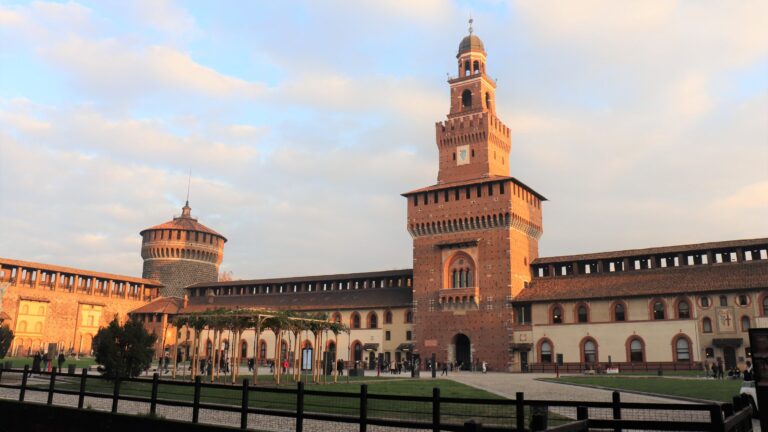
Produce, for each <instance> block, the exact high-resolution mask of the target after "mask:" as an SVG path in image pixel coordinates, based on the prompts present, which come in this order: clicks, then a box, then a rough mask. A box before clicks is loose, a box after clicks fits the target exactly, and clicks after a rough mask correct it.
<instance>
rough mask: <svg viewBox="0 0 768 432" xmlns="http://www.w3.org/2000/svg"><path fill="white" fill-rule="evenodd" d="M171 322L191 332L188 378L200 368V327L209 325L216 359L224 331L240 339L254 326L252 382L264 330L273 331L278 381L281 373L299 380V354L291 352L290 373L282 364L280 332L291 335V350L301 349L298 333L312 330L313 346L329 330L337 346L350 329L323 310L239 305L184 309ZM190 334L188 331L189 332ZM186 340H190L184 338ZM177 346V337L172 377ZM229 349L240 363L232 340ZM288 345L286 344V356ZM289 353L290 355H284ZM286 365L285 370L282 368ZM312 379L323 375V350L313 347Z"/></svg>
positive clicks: (319, 343)
mask: <svg viewBox="0 0 768 432" xmlns="http://www.w3.org/2000/svg"><path fill="white" fill-rule="evenodd" d="M173 326H174V327H176V329H177V332H178V331H179V330H181V328H182V327H185V328H186V329H187V330H188V331H189V330H191V331H192V332H193V333H192V334H193V340H192V353H193V354H192V365H191V378H192V379H194V378H195V376H197V375H198V374H199V372H200V354H199V352H200V340H201V333H202V331H203V330H205V329H208V330H209V331H213V345H214V346H216V356H215V357H214V360H217V358H218V355H219V353H221V345H222V343H223V335H224V333H225V332H229V334H230V339H229V340H233V339H234V340H240V339H241V337H242V335H243V333H244V332H245V331H247V330H254V331H255V333H256V338H255V340H256V343H254V344H253V358H254V368H253V381H252V382H253V384H256V383H257V382H258V369H259V368H258V365H259V361H260V360H261V359H260V355H261V352H260V351H261V350H259V349H257V346H258V341H259V340H260V336H261V333H262V332H264V331H267V330H271V331H272V332H273V333H274V334H275V340H276V341H277V343H276V344H275V355H274V362H275V367H274V369H273V378H274V382H275V383H276V384H278V385H279V384H280V380H281V376H282V375H286V377H291V376H292V377H293V379H294V380H295V381H297V382H298V381H301V357H300V356H299V355H294V358H293V365H292V370H293V372H292V374H289V369H291V368H290V367H289V368H283V367H281V366H282V365H283V361H284V360H288V359H283V358H282V354H283V353H282V351H283V350H282V349H281V345H282V344H283V339H282V337H283V335H284V334H286V333H287V334H288V338H289V340H290V339H291V335H293V345H294V352H295V353H298V352H300V349H301V346H300V343H301V340H302V339H303V338H301V337H300V336H301V335H302V334H304V333H306V332H309V333H312V335H313V337H314V346H315V347H321V346H324V342H325V341H326V340H327V339H326V338H327V337H328V332H331V333H332V334H333V336H334V337H335V338H336V346H338V335H339V333H342V332H349V329H348V328H347V327H346V326H344V325H343V324H341V323H338V322H332V321H330V320H329V319H328V315H327V314H325V313H299V312H292V311H266V310H259V309H252V308H238V309H216V310H210V311H205V312H197V313H186V314H180V315H178V316H177V317H176V318H175V319H174V321H173ZM188 334H189V333H188ZM187 342H189V341H187ZM177 346H178V338H176V340H175V342H174V348H173V352H174V361H173V377H174V378H175V377H176V371H177V366H178V364H177V363H178V356H177V355H176V349H177ZM228 348H229V349H230V350H233V352H232V353H231V355H230V356H229V358H231V359H233V362H232V363H233V364H234V365H239V364H240V360H241V358H240V357H241V356H242V353H241V350H239V349H235V344H232V343H230V344H229V347H228ZM287 354H288V349H287V347H286V356H287ZM287 357H289V356H287ZM220 363H221V362H220V361H214V362H213V370H212V371H211V382H213V381H214V380H216V379H217V378H219V376H220V373H221V371H220ZM284 369H285V370H284ZM311 369H312V382H313V383H320V382H321V376H322V375H323V373H322V371H323V365H322V351H321V350H320V349H315V350H313V351H312V368H311ZM238 372H239V371H238V367H237V366H235V367H233V368H232V372H231V374H230V375H231V376H230V378H231V382H232V384H234V383H235V382H236V381H237V377H238ZM337 380H338V370H337V367H336V362H333V382H334V383H335V382H337Z"/></svg>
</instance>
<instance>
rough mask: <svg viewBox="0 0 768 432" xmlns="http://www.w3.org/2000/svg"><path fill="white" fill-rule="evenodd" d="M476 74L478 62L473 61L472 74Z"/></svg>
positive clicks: (478, 68) (478, 69)
mask: <svg viewBox="0 0 768 432" xmlns="http://www.w3.org/2000/svg"><path fill="white" fill-rule="evenodd" d="M478 72H480V62H479V61H477V60H475V61H474V63H472V73H478Z"/></svg>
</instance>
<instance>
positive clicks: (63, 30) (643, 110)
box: [0, 0, 768, 279]
mask: <svg viewBox="0 0 768 432" xmlns="http://www.w3.org/2000/svg"><path fill="white" fill-rule="evenodd" d="M470 15H471V16H472V17H473V19H474V29H475V34H477V35H478V36H480V37H481V38H482V40H483V41H484V43H485V48H486V51H487V52H488V63H487V70H488V73H489V74H490V75H491V76H492V77H493V78H495V79H497V80H498V81H497V84H498V89H497V94H496V108H497V111H498V115H499V117H500V118H501V119H502V120H503V121H504V122H505V123H506V124H507V125H508V126H509V127H510V128H511V130H512V154H511V157H510V162H511V175H513V176H515V177H517V178H518V179H520V180H521V181H523V182H524V183H525V184H527V185H529V186H531V187H532V188H534V189H535V190H536V191H537V192H539V193H541V194H542V195H544V196H545V197H547V198H548V199H549V201H547V202H545V203H544V205H543V213H544V223H543V225H544V235H543V237H542V238H541V240H540V247H539V251H540V255H541V256H554V255H564V254H572V253H588V252H600V251H609V250H621V249H630V248H642V247H653V246H664V245H674V244H685V243H698V242H708V241H722V240H733V239H742V238H756V237H765V236H767V235H768V2H766V1H764V0H755V1H748V0H745V1H693V0H692V1H674V0H645V1H642V2H637V1H629V0H626V1H614V0H605V1H603V0H580V1H578V2H574V1H567V0H564V1H548V0H535V1H534V0H523V1H512V0H510V1H503V0H488V1H477V2H475V1H442V0H419V1H413V0H407V1H406V0H377V1H358V0H349V1H342V0H324V1H309V0H307V1H280V2H268V1H258V2H257V1H230V2H211V1H204V0H200V1H172V0H136V1H118V0H114V1H94V2H89V1H82V2H75V1H72V2H48V1H35V2H17V1H7V0H5V1H0V256H2V257H8V258H15V259H22V260H29V261H36V262H44V263H49V264H57V265H65V266H72V267H79V268H85V269H91V270H97V271H104V272H113V273H119V274H126V275H139V274H140V273H141V266H142V262H141V257H140V248H141V238H140V237H139V231H141V230H142V229H144V228H147V227H150V226H153V225H156V224H160V223H162V222H165V221H167V220H170V219H171V218H172V217H173V216H174V215H178V214H180V212H181V207H182V206H183V205H184V200H185V196H186V193H187V182H188V179H189V173H190V171H191V173H192V174H191V191H190V205H191V207H192V213H193V215H194V216H196V217H198V218H199V221H200V222H201V223H203V224H205V225H206V226H208V227H211V228H213V229H215V230H217V231H218V232H220V233H222V234H223V235H224V236H226V237H227V238H228V240H229V241H228V242H227V244H226V247H225V251H224V262H223V264H222V270H224V271H228V272H232V275H233V277H234V278H236V279H241V278H262V277H279V276H294V275H296V276H297V275H312V274H329V273H344V272H362V271H375V270H388V269H398V268H409V267H410V266H411V264H412V243H411V238H410V237H409V235H408V233H407V231H406V201H405V198H403V197H402V196H400V194H401V193H403V192H406V191H409V190H413V189H417V188H420V187H423V186H427V185H431V184H434V183H435V182H436V177H437V147H436V145H435V130H434V123H435V122H437V121H441V120H443V119H445V116H446V114H447V113H448V108H449V99H448V85H447V83H446V75H447V74H451V75H455V74H456V72H457V71H456V70H455V62H456V60H455V55H456V50H457V48H458V45H459V41H460V40H461V38H462V37H464V36H465V35H466V34H467V19H468V17H469V16H470Z"/></svg>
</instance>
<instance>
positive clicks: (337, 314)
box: [333, 312, 341, 324]
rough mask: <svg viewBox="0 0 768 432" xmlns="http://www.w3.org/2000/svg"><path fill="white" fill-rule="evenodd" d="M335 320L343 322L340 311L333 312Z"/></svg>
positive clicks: (338, 322) (339, 322)
mask: <svg viewBox="0 0 768 432" xmlns="http://www.w3.org/2000/svg"><path fill="white" fill-rule="evenodd" d="M333 322H335V323H337V324H341V314H340V313H338V312H334V313H333Z"/></svg>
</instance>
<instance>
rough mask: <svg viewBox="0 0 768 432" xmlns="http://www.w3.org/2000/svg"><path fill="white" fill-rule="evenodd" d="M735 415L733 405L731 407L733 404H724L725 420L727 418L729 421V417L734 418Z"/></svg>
mask: <svg viewBox="0 0 768 432" xmlns="http://www.w3.org/2000/svg"><path fill="white" fill-rule="evenodd" d="M733 413H734V411H733V405H731V404H729V403H725V404H723V414H725V418H726V419H727V418H728V417H731V416H733Z"/></svg>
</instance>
